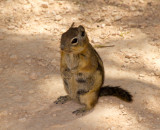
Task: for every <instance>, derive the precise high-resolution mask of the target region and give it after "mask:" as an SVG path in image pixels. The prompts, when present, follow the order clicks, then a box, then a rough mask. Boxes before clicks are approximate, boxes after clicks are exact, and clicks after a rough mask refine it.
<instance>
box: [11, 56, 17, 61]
mask: <svg viewBox="0 0 160 130" xmlns="http://www.w3.org/2000/svg"><path fill="white" fill-rule="evenodd" d="M10 59H11V60H17V59H18V57H17V55H11V56H10Z"/></svg>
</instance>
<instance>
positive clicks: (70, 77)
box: [55, 23, 132, 114]
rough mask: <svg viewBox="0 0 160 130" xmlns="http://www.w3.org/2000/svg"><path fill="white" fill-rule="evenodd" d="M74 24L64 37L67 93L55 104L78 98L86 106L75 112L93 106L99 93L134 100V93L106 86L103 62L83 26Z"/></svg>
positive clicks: (129, 100) (63, 65)
mask: <svg viewBox="0 0 160 130" xmlns="http://www.w3.org/2000/svg"><path fill="white" fill-rule="evenodd" d="M73 25H74V23H73V24H72V25H71V27H70V28H69V29H68V30H67V31H66V32H65V33H63V34H62V37H61V45H60V48H61V65H60V71H61V76H62V79H63V82H64V88H65V90H66V92H67V94H68V95H66V96H60V97H59V98H58V99H57V100H56V101H55V103H56V104H63V103H65V102H67V101H69V100H75V101H77V102H79V103H80V104H84V105H85V107H83V108H80V109H78V110H76V111H73V113H74V114H80V113H84V112H85V111H88V110H90V109H92V108H93V107H94V106H95V104H96V103H97V101H98V98H99V97H100V96H108V95H113V96H116V97H118V98H120V99H122V100H124V101H127V102H131V101H132V95H131V94H130V93H129V92H127V91H126V90H124V89H122V88H119V87H118V86H116V87H110V86H105V87H102V85H103V82H104V67H103V62H102V60H101V58H100V56H99V55H98V53H97V52H96V50H95V49H94V48H93V47H92V45H91V44H90V43H89V39H88V37H87V34H86V32H85V29H84V27H83V26H82V25H80V26H78V27H73Z"/></svg>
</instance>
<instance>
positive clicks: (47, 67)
mask: <svg viewBox="0 0 160 130" xmlns="http://www.w3.org/2000/svg"><path fill="white" fill-rule="evenodd" d="M72 22H75V23H76V25H77V26H78V25H80V24H82V25H83V26H84V27H85V28H86V31H87V32H88V36H89V39H90V41H91V43H92V45H93V46H95V47H96V50H97V51H98V53H99V54H100V56H101V58H102V60H103V62H104V67H105V85H113V86H114V85H119V86H121V87H122V88H124V89H126V90H128V91H129V92H131V94H132V95H133V98H134V101H133V103H131V104H129V103H126V102H123V101H121V100H119V99H117V98H115V97H102V98H100V99H99V101H98V103H97V105H96V106H95V108H94V109H93V110H92V111H90V112H88V113H86V114H85V115H84V116H75V115H73V114H72V111H74V110H76V109H77V108H79V107H81V106H80V105H79V104H77V103H75V102H73V101H70V102H68V103H66V104H63V105H55V104H54V103H53V102H54V101H55V100H56V98H57V97H59V96H60V95H65V94H66V93H65V91H64V88H63V83H62V80H61V77H60V72H59V60H60V54H59V44H60V37H61V34H62V33H63V32H65V31H66V29H68V28H69V26H70V25H71V24H72ZM0 130H160V1H158V0H123V1H118V0H82V1H78V0H34V1H33V0H0Z"/></svg>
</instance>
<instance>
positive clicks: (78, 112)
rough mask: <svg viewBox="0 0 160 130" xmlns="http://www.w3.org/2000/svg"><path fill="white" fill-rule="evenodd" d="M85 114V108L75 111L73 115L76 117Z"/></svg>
mask: <svg viewBox="0 0 160 130" xmlns="http://www.w3.org/2000/svg"><path fill="white" fill-rule="evenodd" d="M85 112H86V109H85V108H80V109H77V110H75V111H73V112H72V113H73V114H75V115H83V114H84V113H85Z"/></svg>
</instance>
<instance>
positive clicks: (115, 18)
mask: <svg viewBox="0 0 160 130" xmlns="http://www.w3.org/2000/svg"><path fill="white" fill-rule="evenodd" d="M121 19H122V16H119V15H117V16H115V17H114V20H115V21H119V20H121Z"/></svg>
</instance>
